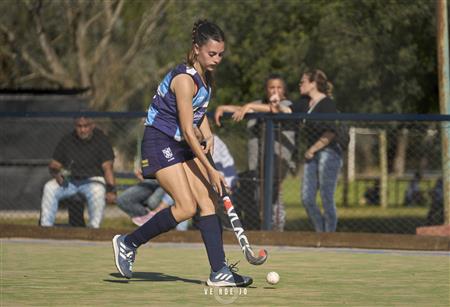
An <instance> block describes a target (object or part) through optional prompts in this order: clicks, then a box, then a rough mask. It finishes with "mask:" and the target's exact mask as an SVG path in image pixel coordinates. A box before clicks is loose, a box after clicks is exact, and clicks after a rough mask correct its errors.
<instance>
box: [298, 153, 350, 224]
mask: <svg viewBox="0 0 450 307" xmlns="http://www.w3.org/2000/svg"><path fill="white" fill-rule="evenodd" d="M341 167H342V155H341V154H340V153H338V152H337V151H336V150H334V149H331V148H325V149H323V150H321V151H319V152H317V153H316V154H315V155H314V157H313V158H312V159H311V160H308V161H306V163H305V169H304V173H303V186H302V200H303V205H304V206H305V209H306V213H307V214H308V217H309V219H310V221H311V223H312V224H313V225H314V229H315V231H316V232H334V231H336V226H337V213H336V203H335V201H334V193H335V191H336V186H337V179H338V176H339V170H340V169H341ZM317 190H319V193H320V198H321V199H322V206H323V214H322V212H321V210H320V208H319V207H318V205H317V202H316V195H317Z"/></svg>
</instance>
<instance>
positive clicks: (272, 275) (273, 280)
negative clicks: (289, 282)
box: [266, 272, 280, 285]
mask: <svg viewBox="0 0 450 307" xmlns="http://www.w3.org/2000/svg"><path fill="white" fill-rule="evenodd" d="M266 280H267V282H268V283H269V284H271V285H276V284H277V283H278V282H279V281H280V275H278V273H277V272H269V273H267V276H266Z"/></svg>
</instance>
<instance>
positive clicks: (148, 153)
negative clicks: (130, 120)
mask: <svg viewBox="0 0 450 307" xmlns="http://www.w3.org/2000/svg"><path fill="white" fill-rule="evenodd" d="M141 157H142V158H141V159H142V160H141V166H142V176H144V178H155V173H156V172H157V171H159V170H160V169H163V168H165V167H168V166H171V165H174V164H177V163H182V162H185V161H189V160H192V159H194V158H195V155H194V153H193V152H192V150H191V148H190V147H189V145H188V144H187V143H186V142H185V141H181V142H177V141H175V140H174V139H173V138H172V137H170V136H168V135H167V134H165V133H163V132H161V131H160V130H158V129H156V128H154V127H151V126H147V127H145V131H144V137H143V139H142V146H141Z"/></svg>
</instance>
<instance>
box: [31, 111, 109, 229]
mask: <svg viewBox="0 0 450 307" xmlns="http://www.w3.org/2000/svg"><path fill="white" fill-rule="evenodd" d="M74 123H75V129H74V131H73V132H72V133H70V134H67V135H65V136H64V137H63V138H62V139H61V140H60V141H59V143H58V145H57V146H56V149H55V151H54V153H53V157H52V160H51V161H50V163H49V166H48V168H49V171H50V174H51V175H52V176H53V179H52V180H50V181H48V182H47V183H46V184H45V186H44V192H43V196H42V202H41V218H40V225H41V226H53V225H54V222H55V217H56V212H57V211H58V202H59V201H60V200H61V199H63V198H67V197H70V196H73V195H75V194H77V193H80V194H83V195H84V196H85V198H86V200H87V206H88V212H89V223H88V227H92V228H99V227H100V224H101V222H102V218H103V210H104V208H105V197H106V200H107V201H108V203H114V202H115V199H116V191H115V179H114V172H113V162H114V153H113V150H112V147H111V144H110V143H109V141H108V139H107V137H106V136H105V134H104V133H103V132H102V131H101V130H100V129H98V128H96V127H95V123H94V122H93V121H92V119H90V118H86V117H80V118H77V119H75V121H74Z"/></svg>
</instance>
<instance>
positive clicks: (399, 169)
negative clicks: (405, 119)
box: [394, 128, 409, 177]
mask: <svg viewBox="0 0 450 307" xmlns="http://www.w3.org/2000/svg"><path fill="white" fill-rule="evenodd" d="M408 136H409V130H408V129H406V128H403V129H401V130H400V131H399V132H398V134H397V142H396V145H397V146H396V148H395V158H394V174H395V176H397V177H399V176H403V174H404V173H405V164H406V151H407V149H408Z"/></svg>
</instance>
